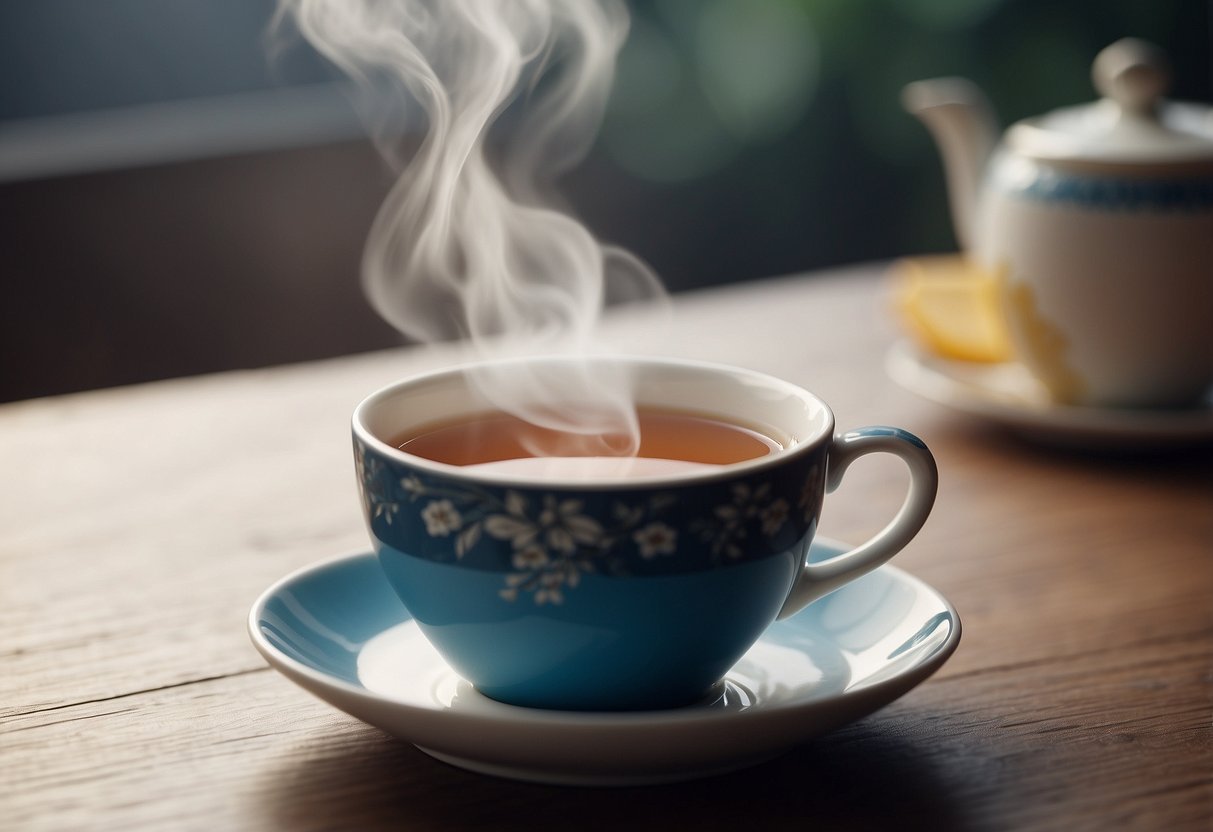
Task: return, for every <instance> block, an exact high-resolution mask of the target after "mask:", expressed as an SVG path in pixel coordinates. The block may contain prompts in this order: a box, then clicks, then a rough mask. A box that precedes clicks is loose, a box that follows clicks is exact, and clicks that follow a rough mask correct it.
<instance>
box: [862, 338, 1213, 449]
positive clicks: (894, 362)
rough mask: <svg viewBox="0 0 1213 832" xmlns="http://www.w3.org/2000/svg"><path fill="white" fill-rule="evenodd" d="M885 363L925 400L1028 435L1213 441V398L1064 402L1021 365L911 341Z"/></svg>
mask: <svg viewBox="0 0 1213 832" xmlns="http://www.w3.org/2000/svg"><path fill="white" fill-rule="evenodd" d="M885 369H886V370H887V372H888V374H889V376H890V377H891V378H892V379H893V380H894V381H895V382H897V383H898V384H900V385H901V386H902V387H904V388H905V389H907V390H909V391H910V392H912V393H916V394H918V395H919V396H921V397H923V398H924V399H928V400H930V401H933V402H936V403H938V404H942V405H944V406H945V407H949V408H951V409H953V410H956V411H958V412H960V413H967V414H969V415H972V416H978V417H980V418H982V419H986V420H988V421H991V422H994V423H996V424H1000V425H1003V426H1004V427H1006V428H1009V429H1011V430H1012V431H1014V432H1016V433H1018V434H1021V435H1023V436H1025V437H1027V438H1029V439H1035V440H1041V441H1046V442H1052V443H1054V444H1060V445H1068V446H1073V447H1087V448H1092V449H1104V450H1107V449H1112V448H1117V447H1119V448H1121V449H1125V450H1142V449H1146V448H1163V447H1167V446H1179V445H1190V444H1197V443H1200V442H1208V441H1210V440H1213V400H1210V399H1209V398H1208V397H1206V399H1205V400H1204V401H1203V402H1201V404H1200V405H1198V406H1196V407H1191V408H1183V409H1172V410H1161V409H1160V410H1145V409H1140V410H1137V409H1128V408H1124V409H1116V408H1098V407H1082V406H1077V405H1064V404H1058V403H1057V402H1054V401H1052V400H1051V399H1050V397H1049V394H1048V393H1047V392H1046V391H1045V389H1044V387H1043V386H1042V385H1041V384H1040V382H1038V381H1037V380H1036V379H1035V378H1033V377H1032V375H1031V374H1030V373H1029V372H1028V369H1027V368H1026V367H1024V366H1023V365H1022V364H1019V363H1016V362H1006V363H1003V364H980V363H973V362H966V361H954V360H951V359H947V358H942V357H940V356H936V355H931V354H929V353H927V352H925V351H923V350H921V349H920V348H918V347H916V346H915V345H913V344H911V343H910V342H908V341H902V342H899V343H897V344H895V345H894V346H893V348H892V349H891V350H890V351H889V354H888V356H887V359H886V361H885Z"/></svg>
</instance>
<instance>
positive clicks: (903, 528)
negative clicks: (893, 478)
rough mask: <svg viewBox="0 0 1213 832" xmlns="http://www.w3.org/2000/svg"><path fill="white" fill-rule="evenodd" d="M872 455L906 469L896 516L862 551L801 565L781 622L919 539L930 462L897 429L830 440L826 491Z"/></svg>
mask: <svg viewBox="0 0 1213 832" xmlns="http://www.w3.org/2000/svg"><path fill="white" fill-rule="evenodd" d="M872 453H889V454H893V455H894V456H896V457H900V458H901V460H902V461H903V462H905V464H906V467H907V468H909V469H910V490H909V492H908V493H907V494H906V499H905V502H904V503H902V505H901V510H900V511H898V512H897V516H896V517H894V518H893V520H892V522H890V523H889V525H887V526H885V527H884V529H882V530H881V531H880V532H878V533H877V534H876V536H875V537H873V538H872V539H870V540H869V541H868V542H867V543H864V544H863V545H862V546H859V547H857V548H855V549H852V550H851V551H849V552H845V553H843V554H841V555H838V556H836V557H833V558H830V559H829V560H827V561H825V562H823V563H808V562H807V560H806V562H805V563H804V564H803V565H801V567H800V575H798V576H797V578H796V581H795V583H793V584H792V590H791V592H789V593H788V597H787V600H786V601H784V604H783V608H782V609H781V610H780V611H779V618H780V619H784V618H787V617H789V616H792V615H795V614H796V613H798V612H800V611H801V610H802V609H804V608H805V607H806V606H808V605H809V604H810V603H812V602H813V601H816V600H817V599H818V598H821V597H822V596H824V595H827V594H829V593H831V592H833V591H834V590H836V589H838V588H839V587H840V586H842V585H843V584H845V583H847V582H849V581H852V580H854V579H855V578H858V577H859V576H861V575H866V574H867V573H868V572H871V571H872V570H873V569H876V568H877V567H879V566H881V565H882V564H884V563H885V562H886V561H888V560H889V558H891V557H893V555H895V554H897V553H898V552H900V551H901V550H902V549H903V548H905V545H906V544H907V543H909V542H910V541H911V540H912V539H913V538H914V535H916V534H918V530H919V529H921V528H922V525H923V523H925V522H926V520H927V515H928V514H930V513H931V506H932V505H934V503H935V492H936V491H937V490H938V488H939V469H938V468H936V466H935V457H933V456H931V452H930V451H929V450H927V446H926V445H925V444H924V443H923V441H922V440H921V439H919V438H918V437H917V436H915V435H914V434H912V433H910V432H908V431H904V430H901V429H900V428H888V427H867V428H859V429H858V430H853V431H850V432H849V433H845V434H837V435H835V436H834V443H833V444H832V445H831V446H830V451H829V455H828V457H827V458H826V491H827V492H833V491H834V490H835V489H837V488H838V485H839V483H841V482H842V475H843V474H844V473H846V470H847V468H848V467H849V466H850V464H851V463H852V462H854V461H855V460H856V459H858V458H859V457H861V456H863V455H865V454H872ZM805 554H806V556H807V554H808V553H807V552H806V553H805Z"/></svg>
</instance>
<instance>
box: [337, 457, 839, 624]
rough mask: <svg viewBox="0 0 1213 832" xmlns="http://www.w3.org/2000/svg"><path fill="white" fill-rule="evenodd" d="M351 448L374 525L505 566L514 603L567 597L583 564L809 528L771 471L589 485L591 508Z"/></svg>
mask: <svg viewBox="0 0 1213 832" xmlns="http://www.w3.org/2000/svg"><path fill="white" fill-rule="evenodd" d="M355 457H356V466H357V469H358V475H359V482H360V486H361V489H362V495H363V504H364V507H365V510H366V516H367V520H368V522H369V523H370V524H371V526H372V529H374V528H375V527H376V526H378V528H379V529H380V531H377V532H376V534H377V535H380V534H387V535H388V536H389V538H390V537H391V536H403V537H401V539H402V540H406V541H417V538H416V535H417V534H422V535H423V536H424V537H428V538H429V540H431V541H433V542H432V543H431V544H425V543H423V542H416V543H414V542H409V543H406V544H405V547H406V548H407V547H410V546H411V547H412V550H411V551H412V552H413V554H416V555H419V556H422V557H427V558H434V559H436V560H439V561H443V560H451V559H453V560H454V561H468V560H469V559H470V564H471V566H472V568H480V569H489V570H492V571H498V570H500V569H502V568H503V567H504V569H505V570H506V571H505V573H504V575H503V583H502V586H501V588H500V589H499V590H498V595H499V596H500V597H501V598H502V599H503V600H505V601H507V602H515V601H518V600H519V599H521V598H526V597H529V598H530V600H531V601H532V602H533V603H535V604H542V605H546V604H552V605H558V604H564V603H566V602H567V601H568V599H569V593H570V592H571V591H572V590H575V589H576V588H577V586H578V585H579V584H580V582H581V579H582V576H584V575H587V574H603V575H627V574H636V573H643V574H649V573H651V574H667V573H668V572H669V571H670V570H671V569H673V570H675V571H677V570H679V569H682V568H688V567H687V566H686V564H687V563H690V564H694V563H699V564H703V565H705V566H706V565H709V564H717V565H722V564H726V563H732V562H737V561H741V560H744V559H747V558H754V557H762V556H764V555H765V554H766V553H768V552H772V551H776V550H780V549H782V548H784V547H785V546H787V545H791V542H793V541H794V540H795V538H796V535H792V534H791V533H788V534H785V531H786V530H788V528H789V524H791V525H793V526H796V527H797V528H796V529H794V531H796V533H797V535H799V534H803V532H804V528H805V526H804V525H803V524H802V521H801V518H800V512H797V513H796V515H797V516H796V517H795V518H794V519H793V517H792V516H791V515H792V510H791V506H790V505H789V502H788V500H787V499H785V498H784V497H781V496H776V495H777V494H787V493H789V491H790V489H789V488H787V487H786V485H784V486H779V487H776V486H774V485H773V484H772V483H771V482H769V481H743V482H734V483H722V484H720V485H716V486H712V487H710V488H705V489H703V490H702V491H701V492H698V493H696V494H687V493H678V494H675V493H673V492H667V491H659V492H647V491H644V490H643V489H638V490H636V491H629V492H622V493H621V494H620V495H619V497H618V498H613V497H610V496H599V495H589V499H592V500H597V501H598V502H596V503H595V504H594V505H593V506H592V507H589V506H587V503H586V498H585V497H581V496H577V495H570V494H567V493H564V494H561V493H557V494H553V493H544V492H542V491H531V490H527V489H519V488H508V487H507V488H494V487H490V486H482V485H479V484H476V483H468V482H463V481H457V480H453V479H447V478H443V477H436V476H435V477H432V478H431V477H430V476H428V475H426V474H423V473H419V472H416V471H412V470H409V469H404V470H402V471H397V470H396V469H395V466H394V465H392V464H390V463H385V462H384V461H383V460H381V459H377V458H376V457H375V455H374V452H372V451H368V450H367V449H366V448H365V447H362V446H356V449H355ZM815 479H816V475H815V474H814V476H813V477H812V478H810V482H809V483H808V484H807V485H806V486H805V488H804V492H803V494H802V495H801V496H800V499H799V502H798V505H799V507H800V508H803V509H804V514H805V515H806V517H807V516H808V515H809V514H810V513H811V512H812V511H815V506H816V505H817V503H818V502H819V500H820V496H819V494H820V488H821V486H820V484H819V483H817V482H815ZM797 488H799V484H798V485H797ZM792 493H795V492H792ZM722 497H723V499H721V498H722ZM603 500H605V501H607V502H606V504H605V505H604V504H603V503H602V501H603ZM411 504H415V505H416V508H415V509H413V510H412V512H410V511H409V510H408V507H409V506H410V505H411ZM807 522H808V520H807V519H806V520H805V521H804V523H807ZM379 524H383V525H382V526H380V525H379ZM386 527H391V529H393V531H390V532H389V531H388V530H387V528H386ZM398 527H399V528H398ZM680 555H681V557H680ZM693 568H703V567H702V566H698V567H693Z"/></svg>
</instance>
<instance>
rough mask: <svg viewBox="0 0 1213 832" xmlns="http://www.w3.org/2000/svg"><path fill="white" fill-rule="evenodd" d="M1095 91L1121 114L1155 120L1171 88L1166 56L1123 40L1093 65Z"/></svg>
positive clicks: (1154, 48)
mask: <svg viewBox="0 0 1213 832" xmlns="http://www.w3.org/2000/svg"><path fill="white" fill-rule="evenodd" d="M1091 76H1092V78H1093V80H1094V81H1095V89H1097V90H1099V92H1100V94H1101V95H1103V96H1104V97H1105V98H1108V99H1110V100H1112V101H1114V102H1116V104H1117V105H1119V107H1120V110H1121V112H1122V113H1126V114H1133V115H1137V116H1145V117H1147V118H1155V117H1156V115H1157V109H1158V100H1159V99H1160V98H1161V97H1162V96H1163V94H1164V93H1165V92H1166V91H1167V90H1168V89H1169V88H1170V86H1171V67H1170V62H1169V61H1168V60H1167V56H1166V53H1164V52H1163V51H1162V50H1161V49H1159V48H1158V47H1157V46H1155V45H1154V44H1152V43H1149V42H1147V41H1144V40H1139V39H1137V38H1123V39H1121V40H1118V41H1116V43H1113V44H1112V45H1111V46H1107V47H1105V48H1104V49H1103V51H1101V52H1100V53H1099V55H1097V56H1096V58H1095V63H1094V64H1092V66H1091Z"/></svg>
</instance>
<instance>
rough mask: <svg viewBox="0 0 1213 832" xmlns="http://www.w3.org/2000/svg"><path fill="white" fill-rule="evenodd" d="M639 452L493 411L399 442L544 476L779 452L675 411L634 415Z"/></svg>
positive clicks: (654, 468)
mask: <svg viewBox="0 0 1213 832" xmlns="http://www.w3.org/2000/svg"><path fill="white" fill-rule="evenodd" d="M637 419H638V422H639V428H640V448H639V451H638V452H637V454H636V456H635V457H632V456H619V455H617V453H618V452H617V451H615V452H612V447H615V448H618V446H619V442H612V440H613V439H616V440H620V441H622V437H610V436H604V437H599V436H581V435H577V434H568V433H563V432H561V431H557V430H552V429H549V428H542V427H538V426H536V425H532V424H529V423H528V422H525V421H523V420H522V419H519V418H518V417H516V416H511V415H509V414H507V413H502V412H492V413H484V414H479V415H477V416H473V417H469V418H463V419H460V420H458V421H451V422H445V423H437V424H431V425H427V426H425V427H422V428H419V429H415V430H412V431H410V432H409V433H407V434H405V435H403V436H399V437H397V438H396V439H395V440H394V441H393V444H394V445H396V447H398V448H400V449H401V450H403V451H406V452H407V453H410V454H415V455H416V456H421V457H425V458H426V459H431V460H434V461H435V462H444V463H447V464H448V465H461V466H476V467H477V468H479V469H488V468H492V469H494V470H497V471H499V472H502V473H514V474H529V475H541V476H542V475H548V476H562V477H563V476H570V475H572V476H579V475H584V476H595V477H598V476H607V477H609V476H653V475H660V474H665V473H674V472H677V471H685V470H689V469H692V468H696V467H702V466H717V465H729V464H731V463H735V462H744V461H745V460H747V459H755V458H757V457H760V456H766V455H767V454H770V453H773V452H775V451H778V450H781V449H782V448H783V445H782V444H781V443H780V442H778V441H776V440H775V439H772V438H771V437H769V436H767V435H765V434H763V433H761V432H759V431H757V430H754V429H752V428H749V427H745V426H742V425H738V424H736V423H733V422H727V421H723V420H721V419H718V418H715V417H712V416H708V415H702V414H697V413H687V412H682V411H675V410H664V409H657V408H646V407H641V408H639V409H638V410H637Z"/></svg>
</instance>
